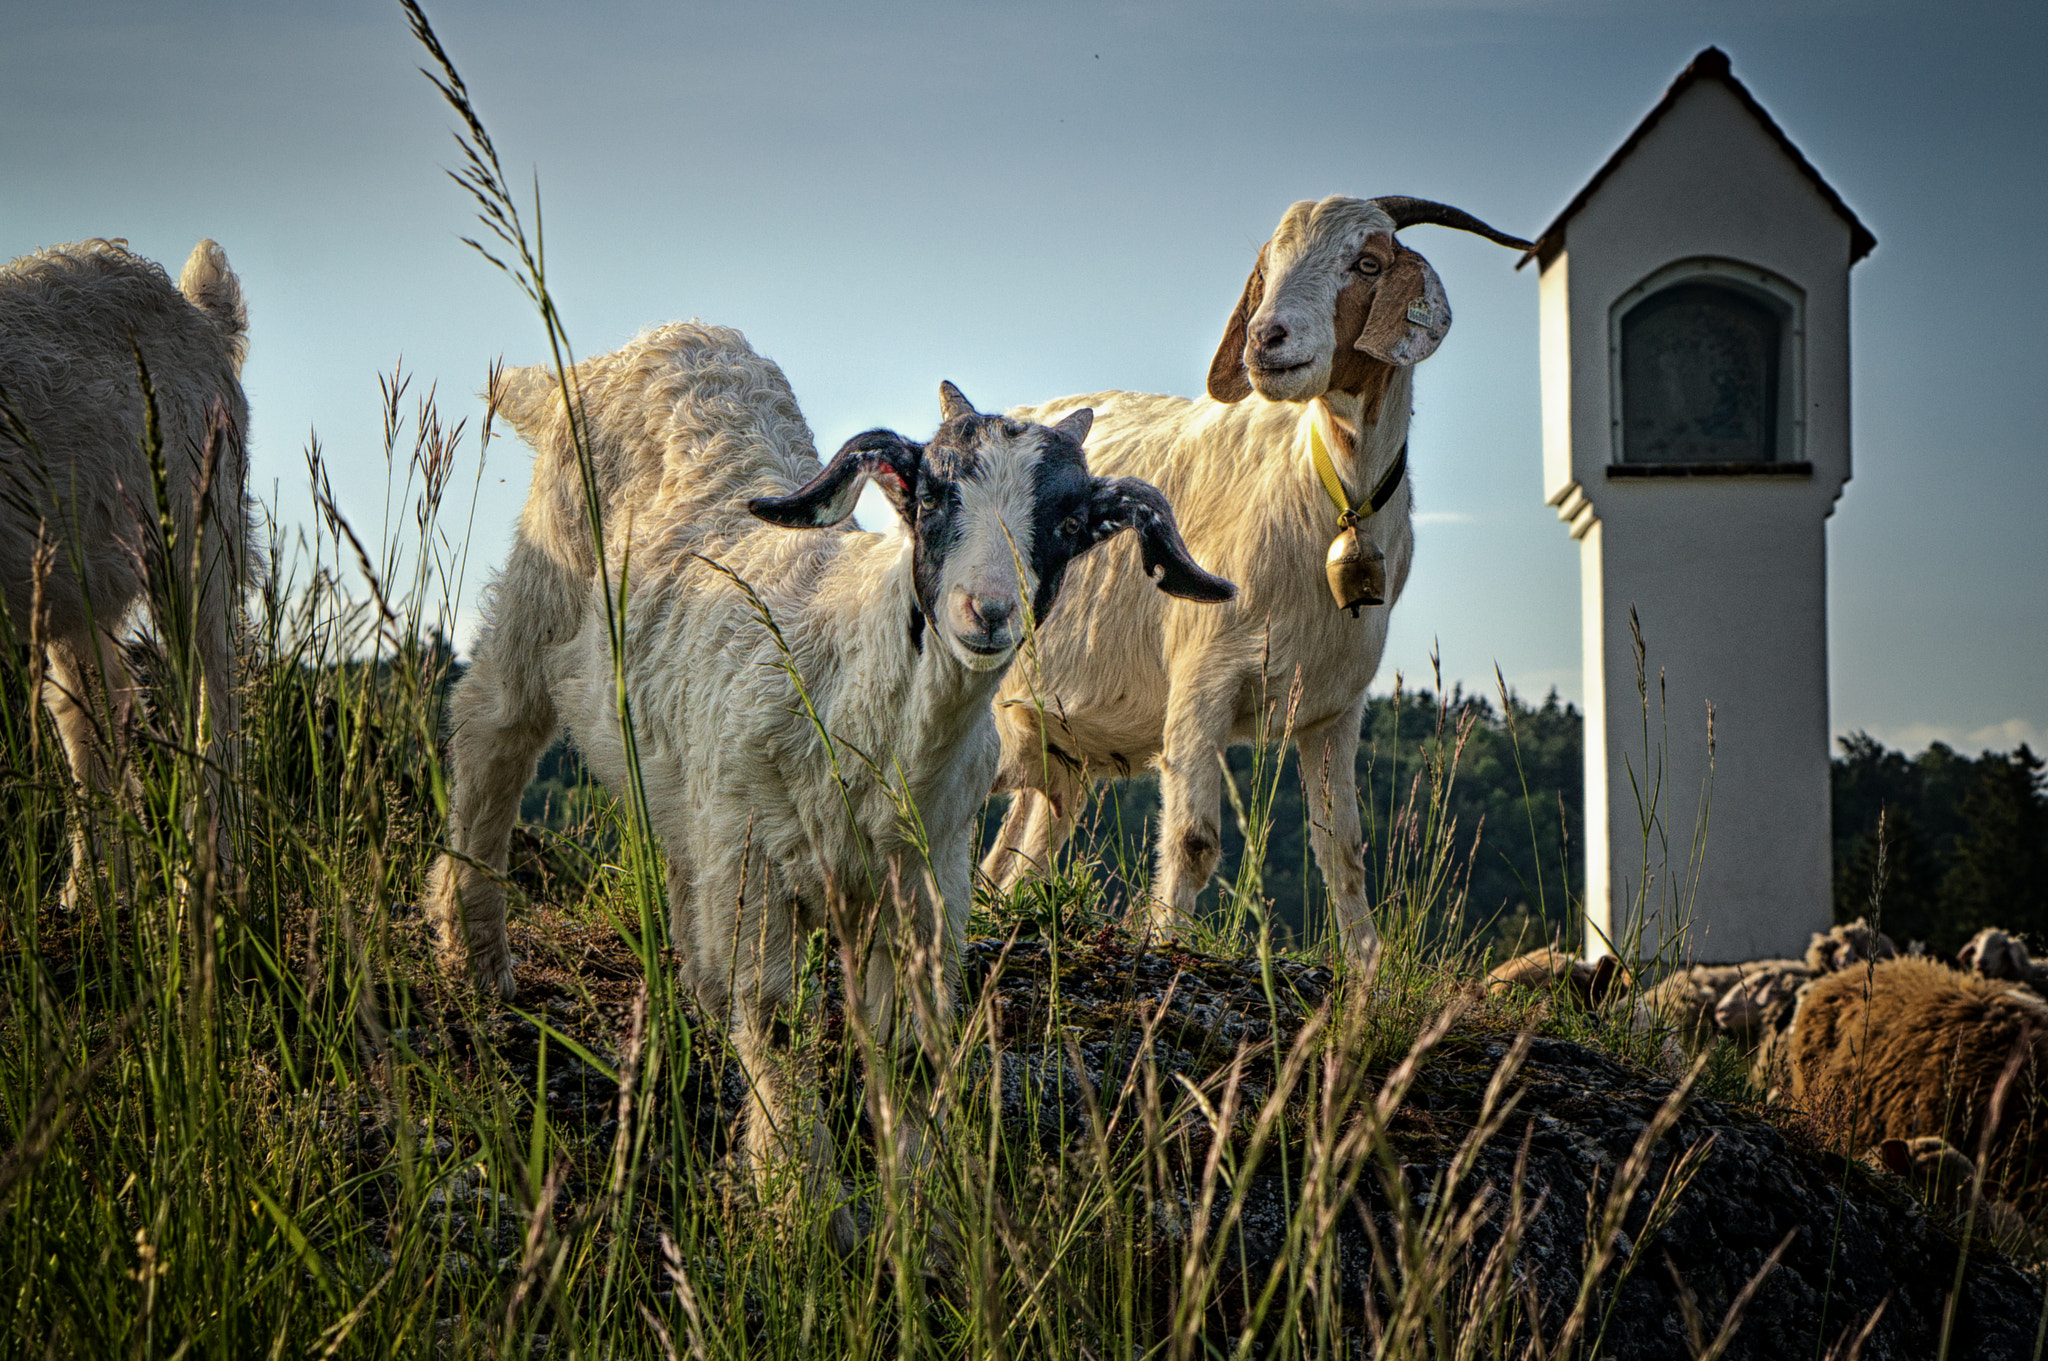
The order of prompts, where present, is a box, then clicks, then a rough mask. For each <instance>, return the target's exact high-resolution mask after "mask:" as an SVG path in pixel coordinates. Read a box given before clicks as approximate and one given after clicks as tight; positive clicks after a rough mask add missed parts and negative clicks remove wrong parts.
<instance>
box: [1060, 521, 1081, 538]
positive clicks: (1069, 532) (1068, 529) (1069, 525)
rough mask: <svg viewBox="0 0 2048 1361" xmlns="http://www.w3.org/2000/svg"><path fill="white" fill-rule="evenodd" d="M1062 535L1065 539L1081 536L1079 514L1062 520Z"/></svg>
mask: <svg viewBox="0 0 2048 1361" xmlns="http://www.w3.org/2000/svg"><path fill="white" fill-rule="evenodd" d="M1060 537H1061V538H1065V539H1078V538H1080V537H1081V517H1080V516H1078V515H1069V516H1068V517H1067V518H1066V519H1064V520H1062V521H1060Z"/></svg>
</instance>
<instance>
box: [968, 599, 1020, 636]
mask: <svg viewBox="0 0 2048 1361" xmlns="http://www.w3.org/2000/svg"><path fill="white" fill-rule="evenodd" d="M1016 609H1017V605H1016V602H1015V601H1012V600H1004V599H998V598H995V597H991V596H976V595H970V596H968V597H967V613H968V616H969V617H970V618H972V619H973V621H974V622H975V623H976V624H977V625H979V626H980V628H981V631H982V632H983V633H994V632H995V631H996V630H997V629H999V628H1001V627H1002V626H1003V625H1004V624H1006V623H1008V622H1009V620H1010V616H1011V615H1012V614H1013V613H1015V612H1016Z"/></svg>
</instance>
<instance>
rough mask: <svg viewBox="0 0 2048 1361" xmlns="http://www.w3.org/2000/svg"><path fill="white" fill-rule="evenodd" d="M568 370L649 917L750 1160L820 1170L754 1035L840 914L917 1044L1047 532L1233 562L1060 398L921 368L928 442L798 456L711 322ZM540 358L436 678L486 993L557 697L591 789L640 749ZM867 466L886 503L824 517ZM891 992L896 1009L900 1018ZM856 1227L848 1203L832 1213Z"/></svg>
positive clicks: (458, 859) (1069, 547)
mask: <svg viewBox="0 0 2048 1361" xmlns="http://www.w3.org/2000/svg"><path fill="white" fill-rule="evenodd" d="M578 379H579V384H580V386H581V389H582V396H583V409H584V420H585V425H586V428H587V430H588V432H589V437H590V441H591V444H592V447H593V453H594V458H595V462H596V465H597V466H596V473H597V482H598V485H599V487H600V489H601V494H602V495H603V497H604V500H605V505H604V508H603V514H604V519H605V529H606V536H607V537H606V548H607V551H608V553H610V554H611V555H612V556H613V557H615V558H618V557H623V556H625V555H627V554H630V558H629V566H630V582H629V590H628V593H627V605H626V609H625V617H624V633H623V636H624V652H623V662H624V668H623V669H624V677H625V693H626V698H627V702H628V705H629V707H630V711H631V714H632V721H633V733H634V737H635V742H636V745H637V754H638V762H639V775H640V781H641V785H642V787H643V788H644V789H645V791H646V800H647V812H648V817H649V820H650V822H651V824H652V826H653V828H654V831H655V832H656V834H657V835H658V836H659V838H660V840H661V844H662V848H663V850H664V851H665V853H666V855H667V858H668V885H667V886H668V895H669V924H670V933H671V935H672V937H673V939H674V943H675V946H676V948H677V950H678V951H679V952H680V953H681V955H682V956H683V959H684V961H685V967H686V969H687V970H688V973H689V981H690V983H691V985H692V987H693V989H694V991H695V993H696V996H697V998H698V999H699V1001H700V1003H701V1005H702V1007H703V1009H704V1011H705V1012H706V1014H708V1015H723V1016H727V1017H729V1018H730V1020H731V1024H732V1034H733V1039H734V1043H735V1047H736V1048H737V1050H738V1053H739V1056H740V1060H741V1063H742V1064H743V1066H744V1067H745V1069H746V1072H747V1077H748V1084H749V1090H750V1092H751V1100H750V1106H749V1113H748V1117H747V1133H746V1150H747V1156H748V1158H749V1161H750V1162H751V1163H752V1164H753V1166H754V1167H755V1168H756V1169H757V1170H759V1171H761V1172H766V1171H767V1170H768V1169H771V1168H774V1167H777V1166H781V1167H785V1168H799V1169H802V1170H803V1175H802V1176H801V1177H800V1178H795V1179H780V1184H781V1185H783V1186H784V1187H785V1188H786V1189H787V1190H788V1191H790V1192H791V1193H802V1194H808V1195H810V1196H812V1197H814V1198H815V1197H817V1196H820V1195H823V1196H833V1195H835V1194H836V1187H837V1185H838V1183H837V1180H836V1177H835V1175H834V1173H833V1171H832V1166H833V1158H832V1152H831V1149H830V1146H829V1143H828V1142H827V1139H826V1135H825V1133H824V1131H823V1128H822V1125H821V1124H820V1123H819V1122H818V1121H816V1120H815V1119H810V1118H805V1117H806V1116H808V1115H809V1114H811V1113H810V1112H800V1111H797V1110H796V1109H794V1107H795V1105H796V1100H795V1095H794V1091H793V1088H792V1081H791V1078H790V1076H789V1075H788V1073H787V1071H786V1067H787V1065H785V1064H783V1063H781V1062H778V1061H777V1056H776V1054H775V1052H774V1051H775V1048H776V1046H777V1045H779V1044H787V1043H788V1039H787V1036H788V1034H789V1027H787V1026H778V1025H777V1024H776V1016H777V1012H778V1011H779V1010H782V1009H784V1008H786V1007H787V1006H788V1004H789V1003H790V1001H791V998H792V996H793V992H794V987H793V984H794V977H795V968H796V966H797V964H798V962H799V961H798V958H797V953H796V952H797V951H798V950H800V949H801V943H802V942H803V941H804V940H805V938H806V937H807V936H808V934H809V933H810V932H811V931H813V930H816V929H818V928H821V927H830V928H832V929H834V930H836V931H838V932H839V933H840V939H841V945H842V948H844V949H846V950H848V951H849V955H850V957H851V958H853V959H854V960H855V961H856V966H855V970H854V976H853V977H851V978H850V979H849V994H850V996H851V997H853V998H855V999H857V1001H858V1005H859V1007H860V1009H861V1012H862V1014H863V1017H864V1019H865V1023H866V1024H867V1026H868V1027H869V1030H870V1033H871V1034H873V1035H875V1036H877V1037H884V1038H893V1041H894V1042H895V1043H897V1044H899V1045H901V1044H904V1043H907V1042H908V1040H909V1038H910V1037H911V1036H912V1035H914V1036H915V1038H916V1040H917V1041H918V1042H919V1043H920V1044H922V1045H924V1046H926V1047H927V1048H930V1047H933V1046H938V1045H940V1044H941V1042H942V1039H943V1036H944V1033H945V1031H946V1029H947V1027H948V1023H949V1018H950V1015H951V1012H952V1008H953V998H954V994H955V992H956V990H957V989H958V986H959V974H960V947H961V937H962V933H963V931H964V929H965V923H966V918H967V912H968V907H969V905H970V902H971V898H972V879H971V875H972V869H973V864H972V850H971V847H972V838H973V828H974V824H975V821H976V819H977V818H978V816H979V814H980V810H981V807H982V804H983V802H984V800H985V799H986V798H987V796H988V790H989V785H990V783H991V780H992V778H993V775H994V772H995V765H996V756H997V750H998V744H997V740H996V734H995V724H994V720H993V718H992V716H991V713H990V700H991V698H992V697H993V696H994V694H995V690H996V687H997V685H998V684H999V683H1000V682H1001V680H1002V677H1003V674H1004V672H1005V670H1006V669H1007V668H1008V666H1009V664H1010V661H1011V659H1012V658H1013V657H1014V656H1015V655H1016V653H1017V650H1018V647H1019V644H1020V643H1021V642H1022V640H1023V639H1024V637H1025V633H1026V627H1027V626H1026V619H1025V616H1026V612H1027V610H1029V611H1030V612H1031V613H1032V614H1034V615H1035V616H1037V617H1038V618H1039V619H1041V620H1042V619H1044V618H1045V617H1046V616H1047V615H1049V614H1051V613H1052V611H1053V609H1054V606H1055V603H1056V601H1057V599H1058V596H1059V593H1060V586H1061V583H1062V580H1063V579H1064V577H1065V574H1066V569H1067V565H1068V563H1069V562H1071V561H1072V560H1073V559H1075V558H1076V557H1078V556H1080V555H1081V554H1083V553H1086V552H1087V551H1088V550H1090V549H1091V548H1093V547H1094V546H1095V545H1097V544H1099V543H1101V542H1103V541H1104V540H1105V539H1108V538H1109V537H1111V536H1112V535H1115V534H1117V533H1119V532H1120V531H1122V530H1125V529H1130V530H1133V531H1135V534H1136V537H1137V539H1138V541H1139V543H1140V545H1141V550H1140V551H1141V553H1142V557H1143V561H1144V563H1145V565H1146V567H1147V568H1148V569H1149V570H1151V571H1152V572H1154V573H1155V582H1156V585H1157V587H1158V589H1160V590H1162V591H1166V592H1170V593H1172V594H1175V595H1178V596H1181V597H1182V598H1185V599H1189V600H1210V601H1221V600H1227V599H1229V598H1230V596H1231V595H1232V594H1233V591H1234V588H1233V587H1232V586H1231V584H1230V583H1228V582H1226V581H1223V580H1221V579H1219V578H1217V577H1214V576H1211V575H1209V574H1208V573H1207V572H1205V571H1203V570H1202V569H1201V568H1200V567H1198V566H1197V565H1196V564H1195V563H1194V561H1193V560H1192V559H1191V558H1190V557H1189V556H1188V553H1187V550H1186V548H1185V546H1184V545H1183V544H1182V542H1181V539H1180V535H1179V533H1178V531H1177V530H1176V528H1175V525H1174V518H1173V512H1172V510H1171V508H1170V507H1169V505H1168V503H1167V501H1166V498H1165V497H1164V496H1162V495H1161V494H1160V493H1159V492H1158V491H1157V490H1156V489H1155V488H1153V487H1152V486H1150V485H1149V484H1147V483H1144V482H1141V481H1138V480H1136V479H1133V478H1098V477H1095V476H1092V475H1091V474H1090V473H1089V471H1088V467H1087V463H1086V461H1085V459H1084V457H1083V455H1082V450H1081V441H1082V438H1083V437H1084V436H1085V435H1086V434H1087V432H1088V425H1089V420H1090V417H1089V413H1087V412H1085V411H1079V412H1073V413H1070V414H1069V415H1068V416H1066V417H1065V418H1064V419H1063V420H1061V421H1060V422H1059V423H1058V424H1056V425H1052V426H1045V425H1035V424H1032V423H1030V422H1027V421H1020V420H1015V419H1011V418H1008V417H1003V416H989V415H983V414H980V413H978V412H976V411H975V410H974V409H973V407H972V406H970V405H969V404H968V402H967V400H966V399H965V398H964V397H962V396H961V395H960V393H959V391H958V390H957V389H955V388H954V387H952V386H951V385H950V384H947V385H945V386H943V387H942V388H941V402H942V414H943V420H944V423H943V424H942V425H941V426H940V427H939V431H938V433H937V434H936V435H935V436H934V437H933V438H932V439H931V440H930V441H929V442H927V443H919V442H917V441H915V440H910V439H905V438H904V437H902V436H901V435H898V434H895V433H894V432H892V431H887V430H874V431H869V432H867V433H866V434H863V435H859V436H857V437H855V438H854V439H852V440H850V441H848V442H847V444H846V445H845V446H844V447H843V448H841V449H840V451H839V452H838V454H837V455H835V456H834V457H833V459H832V460H831V462H830V463H829V464H827V465H825V466H824V467H822V468H821V467H820V466H819V463H818V460H817V457H816V454H815V452H814V450H813V446H812V444H811V438H810V434H809V432H808V430H806V429H805V427H804V424H803V419H802V417H801V415H799V414H798V412H797V409H796V403H795V400H794V398H793V397H792V396H791V395H790V392H789V389H788V385H787V383H786V381H785V380H784V378H783V376H782V373H781V371H780V370H779V369H778V368H776V366H775V365H774V364H772V363H770V362H769V361H767V360H765V359H762V358H760V357H759V356H758V355H756V354H754V352H753V351H752V350H751V349H750V348H748V346H747V344H746V341H745V340H744V338H743V337H741V336H740V335H739V333H738V332H736V331H730V330H725V329H723V328H718V327H708V326H702V325H698V324H695V323H691V324H685V325H675V326H668V327H664V328H662V329H660V330H657V331H654V332H652V333H650V334H648V335H646V336H643V337H642V338H641V339H639V340H637V341H635V342H634V343H633V344H632V345H629V346H628V347H627V348H626V349H625V350H622V351H619V352H618V353H615V354H612V355H606V356H603V357H601V358H599V359H596V360H592V361H589V362H587V363H585V364H583V365H581V366H579V371H578ZM554 381H555V380H554V379H553V377H552V376H551V375H548V374H546V373H544V372H540V371H536V370H523V371H520V372H516V373H513V374H510V375H508V378H507V381H506V384H505V386H504V387H503V388H502V389H501V391H500V392H499V393H498V394H497V397H498V405H499V409H500V410H501V411H502V412H504V413H505V414H506V415H507V416H508V417H509V418H510V419H511V420H512V422H513V424H514V425H515V426H516V427H517V428H518V429H519V432H520V434H521V435H522V436H524V437H525V438H526V439H527V441H528V442H529V443H531V444H532V445H533V446H534V448H535V450H536V452H537V454H538V458H537V460H536V463H535V469H534V484H533V490H532V493H531V494H530V497H529V500H528V503H527V509H526V513H525V515H524V517H523V518H522V521H521V525H520V530H519V536H518V541H517V543H516V545H515V547H514V549H513V552H512V558H511V562H510V563H509V564H508V566H507V568H506V570H505V573H504V574H503V576H501V577H500V579H499V580H498V582H497V583H496V585H495V587H494V588H493V594H492V597H491V600H490V602H489V604H488V606H487V610H488V622H487V625H486V627H485V630H484V632H483V634H482V636H481V638H480V639H479V641H478V643H477V647H476V659H475V664H474V666H472V668H471V669H470V671H469V672H468V674H467V675H465V676H464V677H463V679H462V681H461V682H460V683H459V684H458V685H457V686H456V688H455V690H454V693H453V694H452V696H451V699H450V705H451V710H452V714H451V718H452V733H451V739H450V757H451V764H452V766H453V797H452V802H451V809H450V827H449V847H450V853H449V854H448V855H446V856H444V857H443V858H442V860H441V861H440V862H439V864H438V866H437V867H436V871H435V876H434V884H433V887H432V904H433V915H434V918H435V920H436V922H437V923H438V925H439V929H440V931H441V940H442V946H443V951H444V957H445V958H446V960H447V961H448V962H449V963H450V964H451V965H455V966H466V967H467V968H468V970H469V971H470V973H471V974H472V976H473V977H475V978H476V980H477V981H478V982H479V983H480V984H482V985H483V986H485V987H486V988H490V989H495V990H497V991H499V992H502V993H505V994H507V995H510V993H511V992H512V991H513V988H514V983H515V979H514V967H513V966H514V961H513V959H512V957H511V955H510V953H509V951H508V949H507V944H506V937H505V923H504V895H503V889H502V871H503V868H504V864H505V855H506V846H507V838H508V835H509V832H510V828H511V824H512V818H513V815H514V814H515V812H516V809H517V803H518V798H519V793H520V790H521V788H522V787H523V786H524V784H525V782H526V781H527V779H528V778H529V777H530V775H531V773H532V770H533V765H534V760H535V758H536V757H537V756H538V755H539V754H540V751H541V750H542V748H543V747H544V746H545V745H546V744H547V742H548V741H549V740H550V739H551V738H552V737H553V735H554V734H555V732H556V731H557V729H558V728H559V727H561V726H563V725H566V726H567V727H569V728H570V729H571V731H572V732H573V733H574V735H575V738H576V741H577V743H578V745H579V747H580V748H581V750H582V753H583V757H584V760H585V761H586V762H587V763H588V765H589V767H590V769H591V770H592V771H593V772H594V773H595V774H596V775H597V776H598V777H599V778H600V779H601V780H603V781H604V782H605V783H606V784H607V785H609V786H610V787H611V788H612V789H614V790H617V791H620V792H622V793H623V792H624V791H625V790H627V789H628V788H630V786H631V777H632V772H631V770H630V768H629V759H628V755H627V749H626V743H625V742H624V740H623V735H622V726H621V723H620V719H619V708H618V703H617V692H616V689H615V682H614V671H613V662H612V651H611V645H610V636H609V632H608V626H607V624H606V622H605V614H604V609H603V602H602V600H601V599H600V597H599V596H598V594H597V593H596V591H595V590H594V589H593V588H592V587H591V585H590V584H589V583H590V575H591V570H592V567H593V565H594V564H593V559H592V557H591V553H590V548H589V541H590V540H589V533H588V530H587V528H584V527H582V526H580V525H579V524H577V516H578V513H579V511H578V505H579V497H580V492H579V491H578V484H574V483H572V482H571V481H570V479H573V478H575V477H576V476H577V474H576V465H575V461H574V454H573V450H572V449H571V448H570V447H569V445H568V438H569V435H568V428H567V426H566V424H565V423H564V421H563V420H562V416H561V409H560V408H561V402H560V399H559V397H558V396H557V395H556V394H555V392H554V390H553V385H554ZM869 482H872V483H874V484H875V485H876V486H878V487H879V488H880V489H881V490H882V491H883V492H884V493H885V494H886V495H887V497H888V500H889V502H890V504H891V505H892V506H893V507H894V509H895V511H896V514H897V516H898V518H899V519H900V521H901V529H900V532H897V533H891V534H874V533H868V532H865V531H861V530H858V529H855V528H853V527H852V526H851V525H849V524H847V523H846V520H847V517H848V516H849V515H850V514H851V513H852V510H853V507H854V503H855V501H856V499H857V498H858V496H859V494H860V491H861V488H862V487H863V486H864V485H865V484H867V483H869ZM572 493H573V494H572ZM614 579H616V578H614ZM770 620H772V621H773V625H774V627H773V629H772V630H771V628H770V627H769V621H770ZM799 685H800V686H801V692H799ZM913 814H914V816H913ZM899 1002H902V1003H905V1004H907V1005H908V1006H909V1008H910V1013H911V1016H910V1019H911V1022H912V1024H911V1025H909V1026H904V1025H901V1024H892V1022H893V1020H894V1018H893V1017H892V1009H893V1008H894V1007H896V1006H897V1005H898V1004H899ZM778 1037H780V1038H778ZM913 1105H914V1103H913ZM793 1117H795V1120H794V1123H793ZM921 1125H922V1116H921V1115H920V1113H919V1112H918V1111H917V1110H915V1109H909V1110H906V1112H905V1118H904V1120H903V1122H902V1123H901V1124H900V1125H899V1126H898V1128H899V1131H900V1137H901V1139H902V1140H903V1141H904V1152H905V1154H906V1156H907V1157H909V1158H911V1159H912V1160H915V1158H916V1150H917V1146H918V1143H919V1134H918V1131H919V1129H920V1127H921ZM805 1128H808V1129H809V1131H810V1133H809V1134H808V1136H807V1138H808V1147H807V1149H800V1148H799V1146H798V1145H799V1140H800V1137H802V1136H800V1135H799V1134H798V1131H799V1130H803V1129H805ZM813 1203H816V1201H815V1199H814V1201H813ZM852 1228H853V1221H852V1218H851V1216H850V1215H847V1214H846V1213H845V1212H844V1211H843V1210H842V1211H840V1212H839V1213H838V1215H837V1216H836V1220H835V1229H836V1231H837V1232H838V1234H839V1236H840V1237H841V1239H842V1241H846V1240H849V1239H850V1237H851V1234H852Z"/></svg>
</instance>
